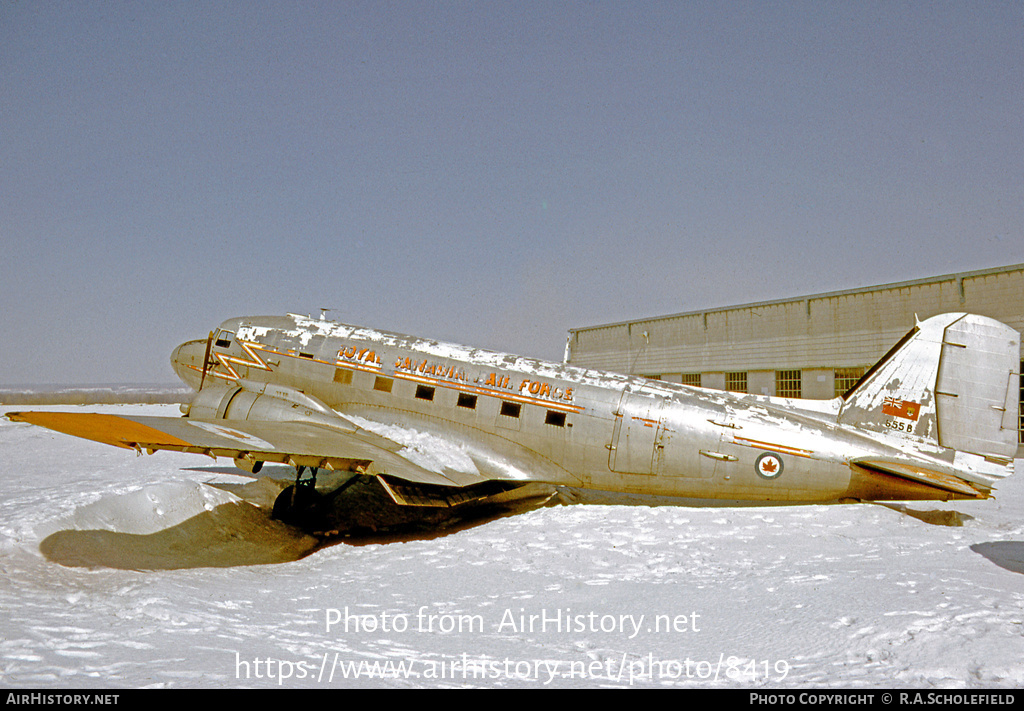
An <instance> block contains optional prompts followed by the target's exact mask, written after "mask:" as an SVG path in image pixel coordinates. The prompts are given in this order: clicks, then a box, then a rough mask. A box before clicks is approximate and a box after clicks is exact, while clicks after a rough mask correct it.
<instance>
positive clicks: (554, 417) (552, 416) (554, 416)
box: [544, 410, 565, 427]
mask: <svg viewBox="0 0 1024 711" xmlns="http://www.w3.org/2000/svg"><path fill="white" fill-rule="evenodd" d="M544 424H545V425H554V426H555V427H565V413H564V412H558V411H556V410H548V414H547V416H545V417H544Z"/></svg>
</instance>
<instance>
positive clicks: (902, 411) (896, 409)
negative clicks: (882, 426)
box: [882, 397, 921, 422]
mask: <svg viewBox="0 0 1024 711" xmlns="http://www.w3.org/2000/svg"><path fill="white" fill-rule="evenodd" d="M882 414H883V415H890V416H892V417H902V418H903V419H905V420H913V421H914V422H916V421H917V416H918V415H919V414H921V404H920V403H917V402H914V401H912V400H900V399H898V398H894V397H887V398H885V400H884V401H882Z"/></svg>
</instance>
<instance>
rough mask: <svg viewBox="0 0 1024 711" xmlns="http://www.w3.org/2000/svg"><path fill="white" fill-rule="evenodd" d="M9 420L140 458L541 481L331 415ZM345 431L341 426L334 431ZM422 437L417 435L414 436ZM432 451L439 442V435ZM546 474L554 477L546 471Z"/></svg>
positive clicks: (502, 461) (443, 481) (45, 415)
mask: <svg viewBox="0 0 1024 711" xmlns="http://www.w3.org/2000/svg"><path fill="white" fill-rule="evenodd" d="M6 417H7V419H8V420H11V421H12V422H25V423H28V424H32V425H38V426H40V427H45V428H47V429H50V430H55V431H57V432H62V433H64V434H69V435H73V436H76V437H82V438H84V439H89V440H93V441H95V442H102V443H104V444H109V445H113V446H115V447H121V448H123V449H133V450H135V451H137V452H139V453H140V454H141V453H142V452H146V453H149V454H152V453H153V452H156V451H159V450H168V451H176V452H192V453H197V454H205V455H207V456H210V457H213V458H217V457H231V458H233V459H235V460H238V461H247V462H250V463H251V462H257V461H258V462H272V463H282V464H287V465H289V466H295V467H299V466H304V467H318V468H321V469H331V470H338V471H353V472H358V473H361V474H368V475H374V476H379V475H387V476H389V477H394V478H397V479H401V480H404V481H406V482H412V483H414V484H421V485H429V486H440V487H469V486H474V485H477V484H481V483H483V482H487V481H494V480H499V481H501V480H505V481H515V482H518V483H528V482H530V481H545V479H536V478H534V477H533V476H530V475H528V474H527V472H530V471H537V470H538V467H539V470H540V471H544V470H546V469H548V468H550V464H549V466H547V467H545V466H543V463H542V462H532V461H531V462H522V463H520V464H517V463H516V462H514V461H510V460H509V459H508V457H498V456H494V455H493V454H491V453H487V452H479V451H462V452H461V455H462V456H460V457H457V458H455V459H454V460H453V458H452V457H451V456H447V457H446V458H445V459H443V460H442V459H440V458H439V457H437V456H434V454H435V453H434V452H431V451H429V445H428V446H427V447H424V446H422V445H420V446H417V445H413V446H409V445H406V444H402V443H400V442H398V441H396V440H394V439H390V438H388V437H385V436H382V435H379V434H375V433H373V432H370V431H368V430H366V429H364V428H361V427H360V426H359V425H357V424H355V423H354V422H352V421H350V420H347V419H345V418H343V417H339V428H333V427H331V428H328V427H324V426H320V425H316V424H311V423H307V422H259V421H233V420H217V421H209V420H195V419H192V418H183V417H156V416H143V415H140V416H131V415H109V414H98V413H75V412H9V413H7V415H6ZM341 427H345V428H346V429H341ZM421 439H422V437H421ZM432 440H433V441H434V443H435V444H434V445H433V446H434V448H435V449H436V448H437V447H438V446H441V445H446V446H447V447H448V450H449V452H448V454H449V455H450V451H451V450H454V449H457V445H455V444H454V443H448V442H446V441H445V440H442V439H441V438H439V437H433V438H432ZM548 473H549V474H552V475H554V474H555V473H554V472H548Z"/></svg>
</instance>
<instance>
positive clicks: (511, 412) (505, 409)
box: [499, 400, 523, 417]
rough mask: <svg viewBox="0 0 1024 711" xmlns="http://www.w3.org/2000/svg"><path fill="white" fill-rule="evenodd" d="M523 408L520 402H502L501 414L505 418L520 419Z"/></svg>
mask: <svg viewBox="0 0 1024 711" xmlns="http://www.w3.org/2000/svg"><path fill="white" fill-rule="evenodd" d="M522 409H523V406H522V405H520V404H519V403H518V402H505V401H504V400H502V401H501V410H499V413H500V414H502V415H504V416H505V417H519V413H520V412H521V411H522Z"/></svg>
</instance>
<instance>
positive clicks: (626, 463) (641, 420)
mask: <svg viewBox="0 0 1024 711" xmlns="http://www.w3.org/2000/svg"><path fill="white" fill-rule="evenodd" d="M664 404H665V403H664V400H663V399H662V398H660V397H658V396H656V395H647V394H643V393H642V392H639V391H632V390H630V388H629V386H627V387H626V389H625V390H623V391H622V396H621V398H620V399H619V406H618V408H616V410H615V424H614V426H613V427H614V429H613V430H612V441H611V444H609V445H608V450H609V451H608V468H609V469H610V470H611V471H613V472H617V473H619V474H653V473H655V466H656V462H657V461H658V460H659V457H658V456H656V455H657V451H658V449H659V448H660V446H661V438H662V435H663V432H664V430H663V427H664V426H663V424H662V421H661V415H662V408H663V407H664Z"/></svg>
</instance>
